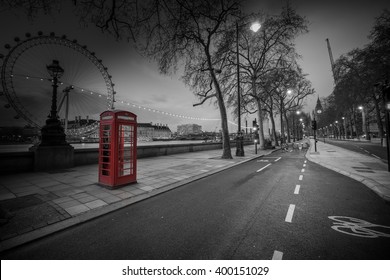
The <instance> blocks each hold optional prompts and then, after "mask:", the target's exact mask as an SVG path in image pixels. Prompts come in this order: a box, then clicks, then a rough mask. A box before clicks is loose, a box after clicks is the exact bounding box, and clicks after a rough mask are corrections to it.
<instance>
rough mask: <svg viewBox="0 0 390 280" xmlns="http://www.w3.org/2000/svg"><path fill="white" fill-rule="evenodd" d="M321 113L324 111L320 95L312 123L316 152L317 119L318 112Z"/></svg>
mask: <svg viewBox="0 0 390 280" xmlns="http://www.w3.org/2000/svg"><path fill="white" fill-rule="evenodd" d="M321 113H322V106H321V102H320V97H318V99H317V104H316V108H315V113H314V121H313V124H312V128H313V130H314V151H315V152H317V133H316V130H317V121H316V114H321Z"/></svg>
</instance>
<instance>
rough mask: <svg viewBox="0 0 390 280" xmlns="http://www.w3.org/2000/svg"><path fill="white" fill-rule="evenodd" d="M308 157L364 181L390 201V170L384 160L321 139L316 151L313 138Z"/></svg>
mask: <svg viewBox="0 0 390 280" xmlns="http://www.w3.org/2000/svg"><path fill="white" fill-rule="evenodd" d="M306 158H307V159H308V160H310V161H312V162H315V163H318V164H320V165H322V166H324V167H326V168H329V169H332V170H334V171H336V172H338V173H341V174H343V175H345V176H348V177H351V178H353V179H355V180H357V181H359V182H361V183H363V184H364V185H366V186H367V187H369V188H370V189H371V190H372V191H374V192H375V193H376V194H378V195H379V196H380V197H381V198H383V199H384V200H385V201H387V202H390V172H388V171H387V164H386V163H384V162H383V161H382V160H380V159H377V158H375V157H371V156H368V155H364V154H360V153H356V152H352V151H349V150H346V149H343V148H340V147H337V146H334V145H331V144H327V143H324V142H321V141H318V142H317V153H315V149H314V140H313V139H311V140H310V149H309V151H308V152H307V154H306Z"/></svg>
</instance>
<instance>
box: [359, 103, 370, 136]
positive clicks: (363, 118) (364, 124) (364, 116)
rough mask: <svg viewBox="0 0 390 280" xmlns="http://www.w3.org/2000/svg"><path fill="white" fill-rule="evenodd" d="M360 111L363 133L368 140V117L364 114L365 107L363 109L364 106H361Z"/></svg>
mask: <svg viewBox="0 0 390 280" xmlns="http://www.w3.org/2000/svg"><path fill="white" fill-rule="evenodd" d="M358 109H359V110H361V111H362V125H363V132H364V134H365V135H366V139H368V135H367V126H366V115H365V113H364V107H363V106H359V107H358Z"/></svg>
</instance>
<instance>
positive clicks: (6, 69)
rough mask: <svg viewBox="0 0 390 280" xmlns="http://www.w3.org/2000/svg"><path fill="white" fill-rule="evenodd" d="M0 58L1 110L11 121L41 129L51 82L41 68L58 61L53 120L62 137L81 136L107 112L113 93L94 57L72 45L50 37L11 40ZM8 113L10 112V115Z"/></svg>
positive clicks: (41, 36) (66, 40)
mask: <svg viewBox="0 0 390 280" xmlns="http://www.w3.org/2000/svg"><path fill="white" fill-rule="evenodd" d="M14 41H15V44H14V45H13V46H12V45H10V44H6V45H5V46H4V47H5V48H6V50H7V54H5V55H3V54H1V55H0V63H2V64H1V82H2V88H3V93H4V95H5V97H6V99H7V104H6V105H5V108H7V109H10V110H11V111H12V109H13V110H14V112H13V113H14V114H15V116H14V117H15V118H16V119H19V118H22V119H24V120H25V121H26V122H27V123H28V124H29V125H31V126H34V127H38V128H40V127H42V126H43V125H44V123H45V120H46V118H47V116H48V113H49V111H50V104H51V96H52V82H51V77H50V75H49V74H48V72H47V69H46V66H47V65H48V64H50V63H51V62H52V61H53V60H57V61H59V63H60V64H61V67H62V68H63V69H64V73H63V75H62V77H61V79H60V81H59V87H58V104H57V106H58V117H59V118H60V119H61V120H62V122H63V124H64V127H65V132H66V134H67V135H83V134H88V133H89V132H91V131H94V130H95V129H96V128H97V126H98V122H97V120H98V117H99V114H100V113H101V112H102V111H104V110H107V109H112V108H113V107H114V102H115V91H114V84H113V82H112V80H111V79H112V77H111V76H110V75H109V74H108V72H107V68H106V67H105V66H104V65H103V64H102V60H100V59H98V58H97V57H96V55H95V53H94V52H91V51H90V50H88V48H87V46H83V45H80V44H79V43H78V42H77V41H76V40H70V39H68V38H67V37H66V36H60V37H59V36H56V35H55V34H54V33H50V34H49V35H44V34H43V33H42V32H38V34H37V35H36V36H32V35H31V34H30V33H26V34H25V38H24V39H20V38H18V37H16V38H15V40H14ZM10 113H12V112H10Z"/></svg>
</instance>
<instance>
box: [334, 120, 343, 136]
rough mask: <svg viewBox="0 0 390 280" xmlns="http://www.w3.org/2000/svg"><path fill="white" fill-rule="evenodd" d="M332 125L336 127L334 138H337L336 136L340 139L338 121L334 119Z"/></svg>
mask: <svg viewBox="0 0 390 280" xmlns="http://www.w3.org/2000/svg"><path fill="white" fill-rule="evenodd" d="M334 126H335V127H336V133H337V135H336V138H337V139H338V138H340V139H341V133H340V129H339V121H335V122H334Z"/></svg>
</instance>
